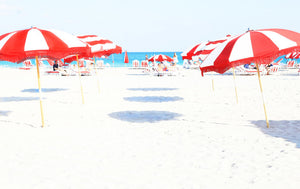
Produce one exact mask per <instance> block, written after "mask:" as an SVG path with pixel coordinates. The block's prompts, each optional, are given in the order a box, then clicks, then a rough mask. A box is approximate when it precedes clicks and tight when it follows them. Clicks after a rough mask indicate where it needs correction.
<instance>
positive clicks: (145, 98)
mask: <svg viewBox="0 0 300 189" xmlns="http://www.w3.org/2000/svg"><path fill="white" fill-rule="evenodd" d="M124 100H127V101H130V102H154V103H160V102H174V101H180V100H183V98H181V97H178V96H133V97H124Z"/></svg>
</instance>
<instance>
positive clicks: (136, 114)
mask: <svg viewBox="0 0 300 189" xmlns="http://www.w3.org/2000/svg"><path fill="white" fill-rule="evenodd" d="M109 116H110V117H112V118H114V119H118V120H121V121H127V122H132V123H146V122H148V123H155V122H160V121H169V120H175V119H176V118H177V117H180V116H182V115H181V114H178V113H174V112H168V111H121V112H113V113H111V114H109Z"/></svg>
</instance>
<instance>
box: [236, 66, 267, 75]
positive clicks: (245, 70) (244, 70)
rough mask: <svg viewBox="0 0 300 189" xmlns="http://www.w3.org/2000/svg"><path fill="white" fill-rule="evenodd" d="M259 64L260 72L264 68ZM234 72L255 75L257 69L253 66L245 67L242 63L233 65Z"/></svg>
mask: <svg viewBox="0 0 300 189" xmlns="http://www.w3.org/2000/svg"><path fill="white" fill-rule="evenodd" d="M262 68H263V67H262V66H260V69H259V71H260V73H263V70H264V68H263V69H262ZM234 70H235V74H237V75H255V74H257V70H256V69H254V68H245V67H244V65H241V66H237V67H235V69H234Z"/></svg>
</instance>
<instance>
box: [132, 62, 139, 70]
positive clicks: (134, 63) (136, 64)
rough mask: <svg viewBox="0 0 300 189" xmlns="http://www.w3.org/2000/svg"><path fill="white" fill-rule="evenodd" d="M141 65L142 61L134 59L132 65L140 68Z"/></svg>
mask: <svg viewBox="0 0 300 189" xmlns="http://www.w3.org/2000/svg"><path fill="white" fill-rule="evenodd" d="M139 66H140V61H138V60H133V61H132V67H133V68H138V67H139Z"/></svg>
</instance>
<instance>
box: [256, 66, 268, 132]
mask: <svg viewBox="0 0 300 189" xmlns="http://www.w3.org/2000/svg"><path fill="white" fill-rule="evenodd" d="M255 64H256V70H257V75H258V81H259V86H260V92H261V97H262V101H263V106H264V111H265V117H266V123H267V127H268V128H269V127H270V125H269V120H268V116H267V109H266V105H265V99H264V94H263V89H262V84H261V79H260V71H259V65H258V63H255Z"/></svg>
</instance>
